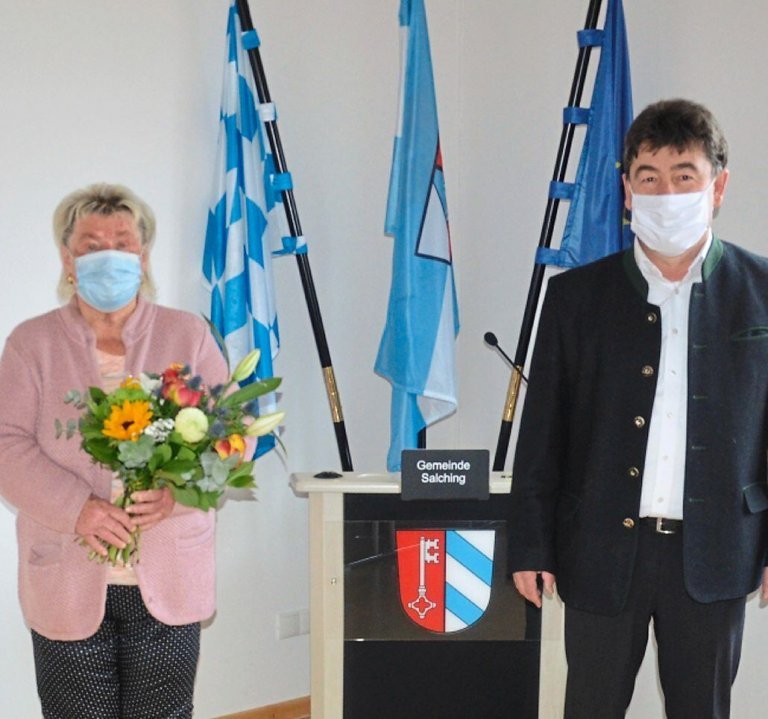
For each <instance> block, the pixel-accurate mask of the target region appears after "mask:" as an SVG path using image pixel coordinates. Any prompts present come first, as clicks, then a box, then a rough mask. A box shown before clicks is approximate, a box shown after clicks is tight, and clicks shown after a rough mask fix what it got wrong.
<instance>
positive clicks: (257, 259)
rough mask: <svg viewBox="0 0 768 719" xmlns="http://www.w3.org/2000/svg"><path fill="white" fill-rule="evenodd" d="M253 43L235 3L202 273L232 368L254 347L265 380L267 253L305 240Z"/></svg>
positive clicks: (272, 333)
mask: <svg viewBox="0 0 768 719" xmlns="http://www.w3.org/2000/svg"><path fill="white" fill-rule="evenodd" d="M258 44H259V38H258V35H257V34H256V31H255V30H251V31H249V32H246V33H243V32H242V26H241V22H240V17H239V15H238V13H237V6H236V3H235V2H234V0H233V2H232V4H231V5H230V8H229V21H228V23H227V60H226V65H225V68H224V82H223V91H222V98H221V118H220V126H219V141H218V151H217V160H216V172H215V179H214V190H213V199H212V202H211V206H210V208H209V213H208V227H207V230H206V235H205V250H204V256H203V275H204V278H205V284H206V287H207V289H208V291H209V292H210V298H211V304H210V312H211V320H212V322H213V323H214V325H215V326H216V327H217V329H218V330H219V332H220V333H221V335H222V337H223V338H224V341H225V343H226V346H227V351H228V353H229V357H230V364H231V367H232V368H234V367H235V366H236V365H237V363H238V362H239V361H240V360H241V359H242V358H243V357H244V356H245V355H246V354H248V352H250V351H251V350H252V349H254V348H259V349H260V350H261V359H260V361H259V365H258V367H257V368H256V372H255V374H254V376H253V377H252V378H250V380H248V381H253V380H254V379H260V378H264V377H271V376H272V360H273V359H274V358H275V356H276V355H277V353H278V351H279V349H280V334H279V331H278V323H277V311H276V308H275V292H274V286H273V280H272V254H273V251H274V252H275V253H279V254H282V253H283V252H284V251H286V248H287V249H288V250H289V251H297V252H302V251H305V250H306V245H305V244H304V243H303V241H297V239H296V238H288V237H286V236H287V235H288V234H289V233H288V229H287V220H286V218H285V212H284V210H283V205H282V199H281V194H280V189H281V188H282V187H286V186H289V185H288V184H287V183H289V182H290V178H289V177H284V176H280V175H276V174H275V165H274V159H273V157H272V155H271V154H270V151H269V145H268V144H267V142H266V135H265V129H264V122H268V121H270V120H272V119H274V106H273V105H271V104H269V105H266V104H265V105H260V104H259V101H258V95H257V94H256V90H255V84H254V81H253V74H252V72H251V66H250V63H249V60H248V55H247V49H248V48H252V47H256V46H258ZM299 239H301V238H299ZM275 404H276V398H275V395H274V394H271V395H266V396H265V397H262V398H259V413H260V414H267V413H270V412H274V411H276V406H275ZM274 442H275V440H274V437H273V436H272V435H267V436H265V437H260V438H259V444H258V446H257V449H256V455H257V456H258V455H260V454H263V453H264V452H266V451H268V450H269V449H272V447H273V446H274Z"/></svg>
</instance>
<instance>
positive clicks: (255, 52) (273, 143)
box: [236, 0, 352, 472]
mask: <svg viewBox="0 0 768 719" xmlns="http://www.w3.org/2000/svg"><path fill="white" fill-rule="evenodd" d="M236 1H237V12H238V14H239V15H240V24H241V29H242V31H243V32H249V31H251V30H253V29H254V27H253V20H252V19H251V11H250V9H249V7H248V0H236ZM248 58H249V59H250V61H251V69H252V70H253V79H254V82H255V83H256V92H257V93H258V96H259V103H260V104H265V103H270V102H272V100H271V98H270V95H269V88H268V87H267V78H266V75H265V74H264V66H263V65H262V62H261V54H260V53H259V48H258V47H254V48H249V49H248ZM264 126H265V128H266V131H267V136H268V138H269V146H270V149H271V151H272V156H273V157H274V158H275V170H276V172H277V173H285V172H287V169H286V162H285V154H284V153H283V145H282V143H281V142H280V131H279V130H278V128H277V121H276V120H271V121H268V122H265V123H264ZM282 196H283V207H284V208H285V216H286V218H287V220H288V228H289V229H290V232H291V235H292V236H293V237H301V235H302V232H301V223H300V222H299V213H298V210H297V209H296V201H295V199H294V196H293V190H292V189H287V190H282ZM296 262H297V263H298V266H299V274H300V275H301V284H302V287H303V288H304V298H305V300H306V302H307V310H308V311H309V318H310V321H311V323H312V331H313V333H314V335H315V344H316V345H317V353H318V355H319V356H320V366H321V367H322V369H323V379H324V381H325V391H326V393H327V394H328V402H329V404H330V407H331V418H332V419H333V427H334V430H335V431H336V444H337V445H338V448H339V458H340V460H341V468H342V470H343V471H345V472H351V471H352V456H351V455H350V452H349V442H348V441H347V430H346V427H345V425H344V415H343V414H342V411H341V397H340V396H339V390H338V387H337V385H336V376H335V375H334V372H333V364H332V363H331V353H330V350H329V349H328V341H327V340H326V337H325V329H324V328H323V318H322V316H321V315H320V305H319V303H318V301H317V293H316V292H315V283H314V281H313V280H312V270H311V268H310V266H309V258H308V257H307V255H306V254H300V253H297V254H296Z"/></svg>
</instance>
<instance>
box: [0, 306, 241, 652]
mask: <svg viewBox="0 0 768 719" xmlns="http://www.w3.org/2000/svg"><path fill="white" fill-rule="evenodd" d="M123 341H124V343H125V346H126V357H125V369H126V372H127V373H129V374H133V375H138V374H139V372H142V371H146V372H161V371H162V370H164V369H165V368H166V367H167V366H168V365H170V364H171V363H173V362H181V363H186V364H188V365H189V366H190V367H191V369H192V372H193V373H195V374H200V375H201V376H202V377H203V379H204V380H205V381H206V382H207V383H208V384H210V385H215V384H217V383H220V382H224V381H225V380H226V376H227V369H226V364H225V362H224V359H223V357H222V355H221V353H220V352H219V349H218V347H217V346H216V343H215V342H214V341H213V339H212V337H211V335H210V332H209V331H208V328H207V327H206V325H205V323H204V322H203V321H202V320H201V319H199V318H198V317H196V316H194V315H192V314H190V313H187V312H180V311H177V310H171V309H167V308H165V307H160V306H158V305H154V304H151V303H149V302H146V301H144V300H141V299H139V303H138V306H137V308H136V310H135V311H134V313H133V314H132V315H131V316H130V318H129V319H128V321H127V322H126V325H125V327H124V330H123ZM95 343H96V339H95V336H94V334H93V332H92V331H91V329H90V327H89V326H88V324H87V323H86V322H85V320H84V319H83V317H82V316H81V314H80V312H79V311H78V309H77V305H76V304H75V303H74V302H72V303H70V304H69V305H67V306H65V307H62V308H61V309H57V310H54V311H52V312H49V313H47V314H44V315H41V316H40V317H36V318H34V319H31V320H28V321H27V322H24V323H22V324H21V325H19V326H18V327H17V328H16V329H15V330H13V332H12V333H11V334H10V336H9V337H8V339H7V341H6V344H5V349H4V350H3V354H2V358H1V359H0V495H2V496H3V497H4V498H5V499H6V500H7V501H8V502H9V503H10V504H11V505H13V506H14V507H16V508H17V510H18V516H17V521H16V528H17V536H18V543H19V598H20V601H21V607H22V611H23V613H24V617H25V620H26V622H27V624H28V625H29V626H30V627H31V628H32V629H34V630H35V631H37V632H38V633H40V634H42V635H43V636H45V637H48V638H50V639H63V640H73V639H84V638H86V637H89V636H91V635H92V634H94V633H95V632H96V630H97V629H98V628H99V625H100V624H101V621H102V619H103V616H104V605H105V599H106V591H107V583H106V566H105V565H101V564H98V563H97V562H93V561H90V560H89V559H88V557H87V554H88V552H87V550H86V549H84V548H83V547H82V546H80V544H79V542H78V538H77V536H76V535H75V533H74V531H75V523H76V521H77V518H78V516H79V515H80V511H81V509H82V507H83V504H84V503H85V501H86V499H87V498H88V497H89V495H90V494H91V493H94V494H96V495H98V496H99V497H103V498H105V499H108V498H109V496H110V482H111V476H112V475H111V472H109V471H107V470H104V469H102V468H101V467H100V466H98V465H96V464H94V463H93V462H91V460H90V458H89V456H88V455H87V454H86V453H85V452H83V451H82V450H81V449H80V443H79V440H78V439H77V438H74V437H73V438H72V439H70V440H67V439H65V438H63V437H62V438H60V439H56V438H55V430H54V422H55V420H56V419H60V420H61V421H62V422H64V423H66V421H67V420H68V419H70V418H72V419H77V417H78V411H77V410H76V409H74V408H73V407H72V405H70V404H64V402H63V399H64V396H65V395H66V393H67V392H68V391H69V390H71V389H77V390H85V389H87V388H88V387H90V386H99V385H100V381H101V379H100V376H99V369H98V364H97V360H96V351H95ZM214 529H215V514H214V512H213V511H210V512H207V513H205V512H201V511H200V510H196V509H190V508H188V507H182V506H180V505H176V507H175V508H174V511H173V513H172V515H171V516H170V517H168V518H167V519H165V520H163V521H162V522H160V524H158V525H157V526H155V527H154V528H152V529H150V530H148V531H146V532H144V533H143V534H142V536H141V549H140V561H139V562H138V563H137V564H136V575H137V577H138V582H139V588H140V590H141V594H142V597H143V599H144V602H145V604H146V605H147V608H148V610H149V612H150V613H151V614H152V615H153V616H154V617H155V618H157V619H158V620H160V621H161V622H164V623H166V624H187V623H190V622H197V621H201V620H203V619H206V618H208V617H210V616H211V615H212V614H213V611H214V608H215V594H214V579H215V577H214Z"/></svg>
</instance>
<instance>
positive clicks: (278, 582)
mask: <svg viewBox="0 0 768 719" xmlns="http://www.w3.org/2000/svg"><path fill="white" fill-rule="evenodd" d="M227 4H228V3H227V0H163V2H157V0H132V2H130V3H127V2H120V1H119V0H98V1H97V0H67V2H60V0H59V1H57V0H30V1H29V2H25V3H20V2H13V1H12V0H0V68H2V69H1V70H0V98H1V99H2V106H3V111H2V113H0V158H2V172H0V209H1V212H0V258H2V263H3V264H2V268H3V273H2V276H3V290H2V301H0V337H2V338H4V337H5V336H6V335H7V334H8V332H9V331H10V330H11V328H12V327H13V326H14V325H15V324H17V323H18V322H19V321H21V320H22V319H24V318H26V317H30V316H32V315H35V314H38V313H40V312H43V311H45V310H47V309H49V308H50V307H51V306H52V305H53V304H54V302H55V295H54V287H55V282H56V277H57V273H58V260H57V258H56V255H55V252H54V250H53V244H52V240H51V232H50V229H49V228H50V219H49V218H50V215H51V212H52V210H53V207H54V206H55V204H56V202H57V201H58V200H59V199H60V198H61V197H62V196H63V195H64V194H65V193H66V192H68V191H70V190H71V189H74V188H75V187H79V186H81V185H83V184H86V183H88V182H92V181H97V180H110V181H120V182H124V183H126V184H128V185H129V186H131V187H133V188H134V189H135V190H136V191H137V192H138V193H139V194H140V195H142V196H143V197H144V198H145V199H146V200H147V201H149V202H150V204H151V205H152V206H153V207H154V209H155V210H156V213H157V216H158V221H159V236H158V242H157V247H156V250H155V253H154V257H153V262H154V265H155V271H156V275H157V279H158V281H159V284H160V286H161V293H160V299H161V301H162V302H164V303H166V304H169V305H172V306H177V307H182V308H187V309H192V310H197V309H199V308H200V307H201V304H200V302H201V294H200V287H199V283H198V275H199V271H198V268H199V266H200V257H201V251H202V239H203V233H204V228H205V219H206V208H207V203H208V201H209V190H210V186H211V172H212V169H211V168H212V165H213V155H214V150H215V141H216V130H217V118H218V103H219V94H220V82H221V72H222V63H223V46H224V31H225V22H226V7H227ZM427 6H428V12H429V21H430V30H431V36H432V49H433V59H434V62H435V68H436V79H437V87H438V101H439V106H440V120H441V130H442V140H443V155H444V161H445V168H446V178H447V186H448V198H449V199H448V202H449V207H450V212H451V221H452V235H453V242H454V251H455V255H456V263H457V282H458V289H459V293H460V303H461V313H462V333H461V336H460V339H459V343H458V353H459V355H458V357H459V360H458V362H459V371H460V381H461V403H460V411H459V412H458V414H457V415H456V416H455V417H454V418H452V419H450V420H448V421H446V422H445V423H443V424H442V425H441V426H439V427H438V428H436V429H435V430H433V431H430V443H431V444H434V445H436V446H457V445H464V446H486V447H490V448H491V449H493V448H494V447H495V442H496V433H497V431H498V424H499V420H500V413H501V409H502V404H503V398H504V393H505V392H506V385H507V381H508V374H507V371H506V369H505V368H504V366H503V364H502V363H501V361H500V360H499V359H498V358H496V357H495V356H494V355H493V354H492V353H491V352H490V351H488V350H487V349H486V348H485V347H484V346H483V344H482V335H483V332H484V331H485V330H487V329H493V330H494V331H495V332H496V333H497V334H498V335H499V337H500V338H501V340H502V342H503V344H504V346H505V347H506V349H507V351H508V352H510V353H511V352H513V351H514V347H515V344H516V340H517V332H518V330H519V325H520V318H521V314H522V305H523V303H524V300H525V296H526V292H527V288H528V280H529V277H530V272H531V262H532V257H533V253H534V248H535V245H536V242H537V240H538V235H539V229H540V225H541V218H542V214H543V209H544V205H545V198H546V188H547V183H548V180H549V177H550V174H551V171H552V166H553V164H554V158H555V151H556V147H557V142H558V139H559V133H560V110H561V107H562V105H563V104H564V103H565V100H566V98H567V94H568V90H569V88H570V82H571V76H572V72H573V67H574V63H575V58H576V44H575V32H576V30H577V29H578V28H579V27H580V26H581V25H582V24H583V21H584V17H585V15H586V7H587V2H586V0H583V1H582V2H576V1H575V0H550V1H549V2H535V3H534V2H523V1H522V0H512V1H510V0H473V1H472V2H470V1H469V0H442V1H441V0H428V3H427ZM625 6H626V7H625V10H626V15H627V23H628V31H629V38H630V45H631V53H632V69H633V78H634V90H635V105H636V108H638V109H639V108H641V107H643V106H644V105H645V104H647V103H648V102H651V101H653V100H655V99H658V98H660V97H670V96H676V95H683V96H688V97H691V98H694V99H698V100H700V101H703V102H704V103H706V104H708V105H710V106H711V108H712V109H713V110H714V111H715V113H716V114H717V115H718V117H719V118H720V120H721V122H722V124H723V126H724V128H725V130H726V134H727V135H728V137H729V139H730V142H731V146H732V160H731V171H732V180H731V185H730V188H729V197H728V199H727V202H726V206H725V207H724V209H723V212H722V213H721V217H720V218H719V220H718V228H719V231H720V233H721V234H722V235H723V236H725V237H726V238H727V239H732V240H734V241H737V242H739V243H741V244H743V245H745V246H747V247H749V248H750V249H753V250H757V251H763V252H765V251H766V249H767V248H766V245H765V242H764V240H763V238H762V233H763V227H764V224H765V222H764V220H763V214H762V212H761V209H762V207H761V199H760V198H761V196H762V194H763V188H764V173H763V172H762V168H763V167H764V166H765V164H766V151H765V149H764V147H763V144H762V143H761V142H760V140H761V139H762V133H761V131H762V129H763V126H764V119H763V118H764V116H765V113H766V109H768V101H767V100H766V93H765V90H764V86H763V83H761V81H760V79H761V75H762V70H763V67H764V65H765V61H766V55H767V54H768V51H767V50H766V49H765V45H764V42H763V38H762V30H763V29H764V28H765V27H766V24H767V23H768V7H766V6H764V5H763V4H759V3H740V4H739V12H738V13H737V14H726V9H727V8H726V5H725V4H723V3H722V2H716V0H677V1H676V2H675V3H649V2H639V1H638V2H633V0H625ZM251 8H252V12H253V16H254V21H255V23H256V25H257V28H258V30H259V32H260V34H261V37H262V42H263V46H262V52H263V57H264V62H265V66H266V70H267V76H268V79H269V83H270V89H271V91H272V95H273V98H274V99H275V101H276V103H277V105H278V109H279V112H280V128H281V133H282V137H283V142H284V146H285V150H286V155H287V159H288V164H289V169H290V170H291V171H292V173H293V176H294V183H295V192H296V198H297V202H298V207H299V212H300V215H301V220H302V225H303V227H304V231H305V234H306V235H307V237H308V238H309V241H310V258H311V262H312V269H313V273H314V276H315V281H316V283H317V287H318V294H319V299H320V305H321V308H322V311H323V316H324V319H325V324H326V330H327V333H328V338H329V342H330V347H331V352H332V355H333V358H334V365H335V369H336V374H337V379H338V382H339V387H340V391H341V397H342V401H343V405H344V412H345V417H346V420H347V427H348V431H349V436H350V443H351V448H352V454H353V459H354V462H355V467H356V469H360V470H363V469H367V470H376V469H381V468H382V467H383V464H384V457H385V453H386V437H387V427H388V411H389V410H388V408H389V392H388V388H387V385H386V384H385V383H384V382H383V380H380V379H379V378H377V377H375V376H374V375H373V373H372V371H371V367H372V364H373V361H374V357H375V353H376V349H377V346H378V339H379V336H380V332H381V329H382V326H383V321H384V314H385V306H386V296H387V291H388V287H389V258H390V251H391V242H390V240H389V239H387V238H385V237H384V236H383V233H382V225H383V214H384V204H385V196H386V189H387V182H388V172H389V162H390V152H391V144H392V133H393V129H394V124H395V108H396V93H397V87H396V83H397V73H398V70H397V63H398V31H397V10H398V2H397V0H387V1H386V2H385V1H383V0H335V2H331V1H330V0H251ZM572 165H573V166H575V159H574V162H573V163H572ZM276 273H277V285H278V288H279V290H278V291H279V302H280V306H279V309H280V321H281V326H282V333H283V339H284V348H285V349H284V350H283V352H282V353H281V355H280V357H279V359H278V362H277V373H278V374H280V375H282V376H283V377H284V378H285V382H284V406H285V408H286V409H287V411H288V421H287V425H288V432H287V434H286V436H285V441H286V444H287V445H288V448H289V454H288V458H287V460H286V462H285V465H283V464H281V462H280V461H278V460H277V459H276V458H267V459H266V460H264V461H262V462H261V463H260V464H259V466H258V477H259V484H260V489H259V492H258V499H257V501H256V502H250V503H235V502H229V503H228V504H227V505H226V506H225V507H224V509H223V510H222V512H221V514H220V519H219V568H220V569H219V610H218V612H217V615H216V617H215V619H214V620H213V622H212V623H211V625H210V626H209V627H207V628H206V629H205V631H204V634H203V653H202V662H201V667H200V674H199V680H198V692H197V706H198V711H197V716H199V717H201V718H203V719H206V718H212V717H215V716H219V715H221V714H225V713H231V712H235V711H240V710H243V709H246V708H249V707H254V706H260V705H264V704H269V703H272V702H277V701H281V700H284V699H289V698H292V697H296V696H301V695H304V694H307V693H308V674H309V667H308V643H307V638H306V637H299V638H294V639H289V640H284V641H280V642H278V641H276V639H275V631H274V622H275V615H276V613H277V612H279V611H288V610H294V609H301V608H304V607H306V606H307V602H308V600H307V594H308V588H307V579H306V577H307V532H306V504H305V502H304V501H303V500H301V499H297V498H294V497H293V496H292V494H291V493H290V490H289V489H288V486H287V480H288V474H289V472H291V471H301V470H312V469H318V468H337V467H338V459H337V455H336V450H335V444H334V436H333V431H332V427H331V423H330V420H329V415H328V409H327V402H326V399H325V393H324V389H323V385H322V378H321V374H320V371H319V369H318V364H317V360H316V354H315V350H314V346H313V343H312V337H311V332H310V329H309V323H308V320H307V316H306V311H305V309H304V304H303V299H302V297H301V290H300V284H299V280H298V276H297V272H296V268H295V264H294V262H293V260H291V259H284V260H281V261H280V262H278V263H277V268H276ZM0 401H2V389H1V388H0ZM15 572H16V550H15V540H14V529H13V515H12V513H11V511H8V510H6V509H3V508H0V617H2V622H0V645H1V646H2V647H3V651H2V653H0V696H2V697H3V702H4V709H3V713H4V714H5V715H8V716H13V717H18V718H19V719H27V718H28V717H34V716H37V715H38V714H39V712H38V709H37V701H36V696H35V688H34V680H33V668H32V661H31V651H30V642H29V639H28V634H27V632H26V630H25V629H24V627H23V623H22V619H21V615H20V612H19V610H18V608H17V600H16V579H15ZM767 641H768V616H766V614H765V612H764V611H762V610H761V609H760V608H759V607H758V602H757V601H755V600H752V601H750V603H749V606H748V617H747V633H746V640H745V646H744V656H743V661H742V669H741V674H740V677H739V679H738V680H737V685H736V697H735V700H734V705H735V708H734V717H736V718H737V719H749V718H751V717H758V716H761V715H762V709H761V707H763V706H765V705H766V703H768V684H766V682H764V681H762V676H763V664H764V661H765V660H764V656H763V653H762V652H761V649H762V647H763V645H764V644H765V643H766V642H767ZM652 659H653V655H652V653H651V654H649V660H652ZM660 706H661V703H660V699H659V694H658V690H657V688H656V679H655V670H654V669H653V666H652V662H650V661H649V662H646V665H645V666H644V668H643V671H642V673H641V677H640V679H639V681H638V691H637V696H636V697H635V701H634V702H633V705H632V707H631V709H630V713H629V716H630V717H632V719H646V718H647V719H651V718H655V717H658V716H660V714H661V709H660Z"/></svg>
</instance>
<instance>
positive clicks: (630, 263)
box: [622, 235, 725, 299]
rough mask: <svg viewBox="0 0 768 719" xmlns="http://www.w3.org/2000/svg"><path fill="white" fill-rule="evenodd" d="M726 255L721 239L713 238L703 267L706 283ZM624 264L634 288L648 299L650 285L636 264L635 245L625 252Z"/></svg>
mask: <svg viewBox="0 0 768 719" xmlns="http://www.w3.org/2000/svg"><path fill="white" fill-rule="evenodd" d="M724 253H725V248H724V247H723V242H722V240H721V239H720V238H719V237H716V236H714V235H713V236H712V244H711V245H710V247H709V252H707V256H706V257H705V258H704V264H703V265H702V267H701V278H702V280H704V281H705V282H706V281H707V280H708V279H709V277H710V275H711V274H712V273H713V272H714V271H715V267H717V265H718V264H719V263H720V260H721V259H722V258H723V254H724ZM622 263H623V265H624V271H625V272H626V273H627V277H628V278H629V281H630V283H631V284H632V286H633V287H634V288H635V289H636V290H637V291H638V292H639V293H640V296H641V297H642V298H643V299H646V298H647V297H648V283H647V282H646V281H645V277H643V273H642V272H641V271H640V268H639V267H638V266H637V262H635V248H634V245H633V246H632V247H629V249H627V250H625V251H624V256H623V257H622Z"/></svg>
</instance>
